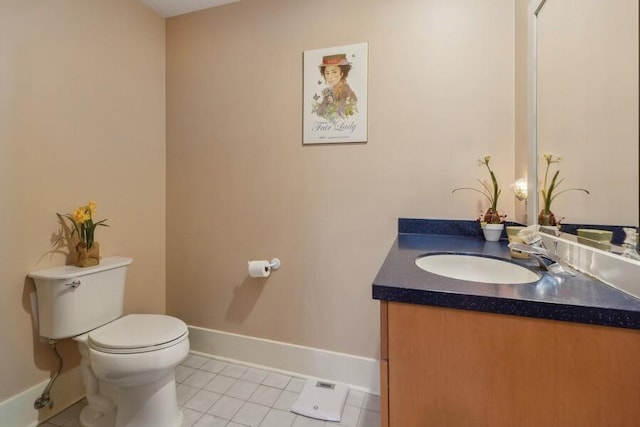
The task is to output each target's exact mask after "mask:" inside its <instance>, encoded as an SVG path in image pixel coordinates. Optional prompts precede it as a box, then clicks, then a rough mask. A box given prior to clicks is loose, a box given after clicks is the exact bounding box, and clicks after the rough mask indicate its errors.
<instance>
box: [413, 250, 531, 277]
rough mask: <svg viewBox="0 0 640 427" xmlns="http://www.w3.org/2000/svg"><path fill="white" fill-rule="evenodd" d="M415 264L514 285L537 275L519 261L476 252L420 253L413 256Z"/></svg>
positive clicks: (446, 273)
mask: <svg viewBox="0 0 640 427" xmlns="http://www.w3.org/2000/svg"><path fill="white" fill-rule="evenodd" d="M416 265H417V266H418V267H420V268H421V269H423V270H424V271H428V272H429V273H433V274H437V275H439V276H444V277H450V278H452V279H459V280H467V281H470V282H482V283H502V284H512V285H515V284H521V283H531V282H537V281H538V280H539V279H540V275H539V274H537V273H535V272H533V271H531V270H529V269H528V268H526V267H523V266H521V265H518V264H515V263H512V262H509V261H504V260H500V259H496V258H487V257H483V256H476V255H465V254H432V255H424V256H421V257H419V258H417V259H416Z"/></svg>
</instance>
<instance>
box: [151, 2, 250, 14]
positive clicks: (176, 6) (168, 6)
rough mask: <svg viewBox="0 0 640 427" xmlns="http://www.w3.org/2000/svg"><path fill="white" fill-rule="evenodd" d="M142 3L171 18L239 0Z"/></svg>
mask: <svg viewBox="0 0 640 427" xmlns="http://www.w3.org/2000/svg"><path fill="white" fill-rule="evenodd" d="M140 1H141V2H142V3H144V4H146V5H147V6H149V7H150V8H151V9H153V10H155V11H156V12H157V13H158V15H161V16H164V17H165V18H170V17H172V16H177V15H183V14H185V13H189V12H195V11H196V10H201V9H208V8H210V7H215V6H220V5H223V4H227V3H233V2H236V1H239V0H140Z"/></svg>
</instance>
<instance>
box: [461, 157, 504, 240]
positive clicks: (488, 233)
mask: <svg viewBox="0 0 640 427" xmlns="http://www.w3.org/2000/svg"><path fill="white" fill-rule="evenodd" d="M490 161H491V156H484V157H483V158H481V159H479V160H478V165H479V166H485V167H486V168H487V170H488V171H489V176H490V177H491V185H490V186H489V185H487V184H485V183H484V182H482V181H481V180H480V179H478V182H479V183H480V185H482V190H479V189H477V188H473V187H459V188H455V189H454V190H453V191H452V193H455V192H456V191H458V190H471V191H475V192H477V193H480V194H482V195H483V196H484V197H486V198H487V200H488V201H489V205H490V207H489V208H488V209H487V210H486V212H484V214H481V215H480V218H478V219H479V220H480V225H481V227H482V232H483V233H484V237H485V239H486V240H488V241H497V240H500V236H501V235H502V230H503V229H504V221H505V218H506V217H507V216H506V215H505V214H503V213H500V212H499V211H498V198H499V197H500V193H501V192H502V190H501V189H500V186H499V185H498V180H497V179H496V174H495V173H494V172H493V171H492V170H491V167H490V166H489V162H490Z"/></svg>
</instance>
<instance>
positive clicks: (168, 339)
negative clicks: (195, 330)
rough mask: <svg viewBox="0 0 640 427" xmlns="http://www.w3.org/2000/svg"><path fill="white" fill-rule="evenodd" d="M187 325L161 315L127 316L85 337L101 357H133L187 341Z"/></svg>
mask: <svg viewBox="0 0 640 427" xmlns="http://www.w3.org/2000/svg"><path fill="white" fill-rule="evenodd" d="M188 335H189V333H188V329H187V325H186V324H185V323H184V322H183V321H182V320H180V319H176V318H175V317H171V316H166V315H163V314H129V315H127V316H123V317H121V318H119V319H116V320H114V321H113V322H111V323H108V324H106V325H104V326H101V327H99V328H97V329H94V330H92V331H90V332H89V334H88V344H89V347H90V348H92V349H94V350H96V351H100V352H103V353H112V354H133V353H144V352H149V351H156V350H161V349H163V348H167V347H171V346H174V345H176V344H177V343H179V342H180V341H183V340H185V339H187V337H188Z"/></svg>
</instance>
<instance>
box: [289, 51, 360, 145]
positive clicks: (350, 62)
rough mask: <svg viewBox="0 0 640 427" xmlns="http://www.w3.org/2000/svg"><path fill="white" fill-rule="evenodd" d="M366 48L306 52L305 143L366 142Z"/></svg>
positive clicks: (304, 75) (304, 80)
mask: <svg viewBox="0 0 640 427" xmlns="http://www.w3.org/2000/svg"><path fill="white" fill-rule="evenodd" d="M367 48H368V47H367V43H359V44H351V45H345V46H336V47H329V48H325V49H315V50H307V51H305V52H304V69H303V84H304V91H303V98H304V99H303V111H304V113H303V123H302V125H303V139H302V142H303V144H333V143H341V142H367V64H368V58H367V57H368V53H367Z"/></svg>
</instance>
